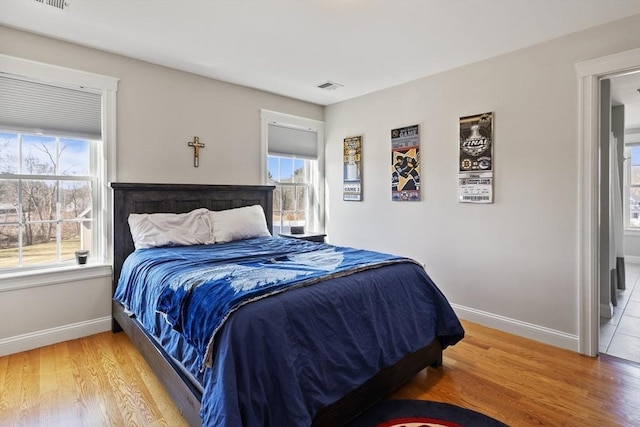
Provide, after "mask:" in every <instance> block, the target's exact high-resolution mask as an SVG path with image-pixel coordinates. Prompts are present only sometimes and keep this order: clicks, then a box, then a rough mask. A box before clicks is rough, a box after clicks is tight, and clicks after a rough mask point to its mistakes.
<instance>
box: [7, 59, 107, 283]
mask: <svg viewBox="0 0 640 427" xmlns="http://www.w3.org/2000/svg"><path fill="white" fill-rule="evenodd" d="M0 73H2V74H6V75H8V76H12V77H16V78H21V79H27V80H32V81H35V82H41V83H46V84H50V85H54V86H59V87H68V88H76V89H77V88H82V90H86V91H90V92H95V93H98V94H100V95H101V103H102V108H101V116H102V143H101V144H100V147H99V149H98V150H91V152H92V154H91V155H92V156H94V157H95V158H92V160H91V164H92V165H95V166H94V167H95V168H96V170H95V176H96V180H97V185H95V188H94V189H92V191H93V197H94V199H93V208H94V210H95V212H94V214H95V216H94V223H93V224H94V225H95V227H94V228H95V230H93V231H92V232H93V233H94V234H93V237H94V239H95V240H94V247H95V249H94V251H93V252H95V253H93V254H92V255H93V256H92V259H91V263H92V264H95V265H105V264H110V263H111V261H112V254H111V250H109V248H111V247H112V234H113V232H112V224H111V221H110V220H109V219H110V218H111V217H112V211H113V206H112V197H111V193H110V188H109V182H112V181H115V179H116V163H115V161H116V92H117V86H118V79H117V78H115V77H109V76H103V75H100V74H94V73H90V72H86V71H79V70H74V69H70V68H64V67H60V66H56V65H50V64H45V63H41V62H37V61H32V60H27V59H23V58H18V57H14V56H9V55H4V54H0ZM7 130H8V131H12V132H20V133H24V134H26V133H29V132H25V131H26V130H25V129H18V130H13V129H7ZM56 136H58V135H56ZM59 136H64V135H59ZM70 137H74V138H77V136H73V135H70ZM69 268H71V269H75V268H81V267H79V266H75V265H74V266H70V265H68V264H66V263H55V264H48V265H46V266H23V267H18V268H11V269H7V271H2V270H0V277H6V278H10V277H21V276H29V275H33V276H34V277H35V276H37V275H41V274H42V273H43V272H47V271H52V272H53V271H56V270H61V269H62V270H66V269H69ZM82 268H86V266H82Z"/></svg>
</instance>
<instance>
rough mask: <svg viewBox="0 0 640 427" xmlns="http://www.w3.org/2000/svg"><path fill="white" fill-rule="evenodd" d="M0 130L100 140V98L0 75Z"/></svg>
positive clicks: (89, 93)
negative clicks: (0, 128)
mask: <svg viewBox="0 0 640 427" xmlns="http://www.w3.org/2000/svg"><path fill="white" fill-rule="evenodd" d="M0 127H2V128H5V129H11V130H19V131H33V132H42V133H47V134H56V135H65V136H74V137H82V138H86V139H102V96H101V95H100V94H98V93H93V92H87V91H83V90H80V89H71V88H66V87H59V86H52V85H48V84H44V83H39V82H34V81H29V80H21V79H16V78H12V77H9V76H7V75H2V76H0Z"/></svg>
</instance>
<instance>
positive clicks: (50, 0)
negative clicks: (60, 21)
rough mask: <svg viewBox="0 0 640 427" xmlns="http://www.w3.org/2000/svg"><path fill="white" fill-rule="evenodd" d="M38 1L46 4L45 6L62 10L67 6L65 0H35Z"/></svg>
mask: <svg viewBox="0 0 640 427" xmlns="http://www.w3.org/2000/svg"><path fill="white" fill-rule="evenodd" d="M35 1H37V2H38V3H42V4H46V5H47V6H51V7H55V8H57V9H60V10H64V9H65V8H67V7H69V3H67V2H66V1H65V0H35Z"/></svg>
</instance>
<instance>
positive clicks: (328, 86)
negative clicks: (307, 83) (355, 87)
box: [316, 80, 342, 90]
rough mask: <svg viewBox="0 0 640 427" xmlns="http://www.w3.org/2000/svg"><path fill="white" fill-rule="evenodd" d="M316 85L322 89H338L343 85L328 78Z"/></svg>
mask: <svg viewBox="0 0 640 427" xmlns="http://www.w3.org/2000/svg"><path fill="white" fill-rule="evenodd" d="M316 87H319V88H320V89H324V90H336V89H338V88H340V87H342V85H341V84H339V83H335V82H331V81H328V80H327V81H326V82H324V83H320V84H319V85H317V86H316Z"/></svg>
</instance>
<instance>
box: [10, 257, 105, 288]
mask: <svg viewBox="0 0 640 427" xmlns="http://www.w3.org/2000/svg"><path fill="white" fill-rule="evenodd" d="M111 271H112V268H111V264H86V265H70V266H64V267H56V268H47V269H42V270H31V271H21V272H17V273H5V274H0V282H1V284H0V292H6V291H15V290H18V289H25V288H34V287H40V286H49V285H57V284H60V283H69V282H74V281H80V280H87V279H96V278H99V277H111Z"/></svg>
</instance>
